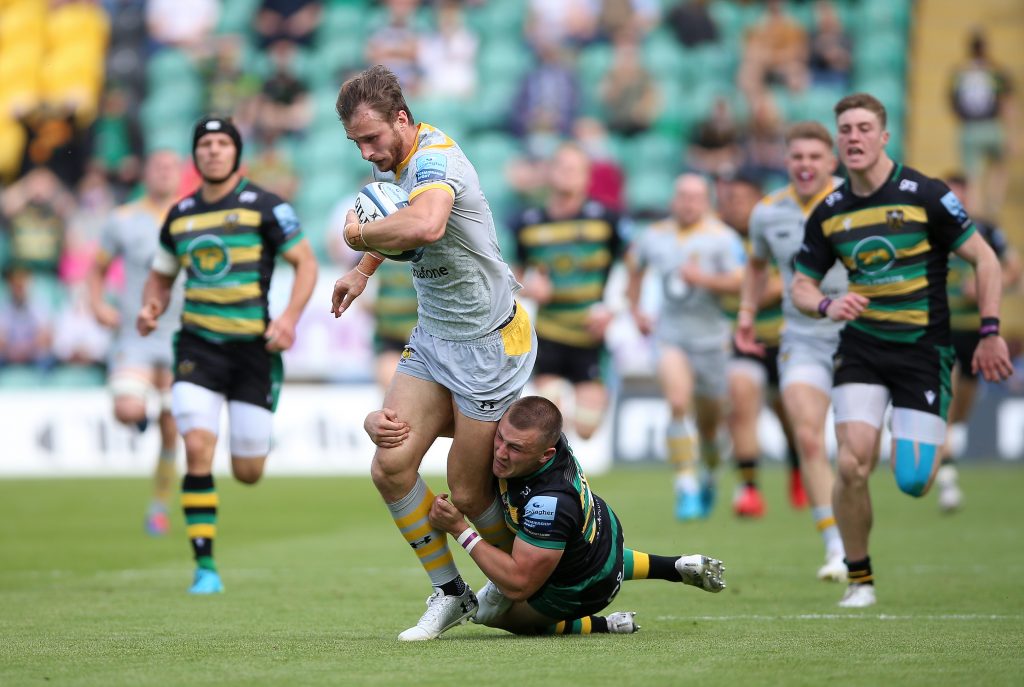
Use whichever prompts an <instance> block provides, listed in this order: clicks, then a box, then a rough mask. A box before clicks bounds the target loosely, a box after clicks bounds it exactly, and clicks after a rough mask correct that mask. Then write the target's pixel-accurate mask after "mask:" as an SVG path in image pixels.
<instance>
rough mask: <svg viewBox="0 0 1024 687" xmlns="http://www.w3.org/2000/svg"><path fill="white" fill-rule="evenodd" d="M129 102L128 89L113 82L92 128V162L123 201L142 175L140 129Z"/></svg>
mask: <svg viewBox="0 0 1024 687" xmlns="http://www.w3.org/2000/svg"><path fill="white" fill-rule="evenodd" d="M131 105H132V104H131V95H130V94H129V92H128V90H127V89H125V88H122V87H121V86H120V85H118V84H112V85H111V86H110V87H109V88H108V89H107V92H106V93H105V94H104V96H103V100H102V103H101V106H100V116H99V118H98V119H97V120H96V127H95V131H96V139H95V142H96V147H95V150H94V151H93V164H94V165H97V166H98V167H99V168H100V169H101V170H102V171H103V173H104V174H105V175H106V176H107V178H108V179H109V180H110V181H111V182H113V184H114V185H115V193H116V194H117V196H118V197H119V199H122V200H123V199H124V197H125V196H126V195H127V194H128V193H129V191H130V190H131V189H132V188H134V186H135V185H136V184H137V183H138V182H139V179H140V174H141V155H142V147H143V144H142V128H141V127H140V126H139V121H138V118H137V116H136V115H135V114H134V113H133V108H132V107H131Z"/></svg>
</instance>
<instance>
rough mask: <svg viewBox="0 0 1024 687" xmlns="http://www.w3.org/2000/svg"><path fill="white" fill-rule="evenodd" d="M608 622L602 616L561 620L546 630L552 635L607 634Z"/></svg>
mask: <svg viewBox="0 0 1024 687" xmlns="http://www.w3.org/2000/svg"><path fill="white" fill-rule="evenodd" d="M607 633H608V621H607V620H605V619H604V616H600V615H588V616H585V617H583V618H577V619H576V620H563V621H561V622H558V623H555V624H554V625H552V626H551V627H549V628H548V634H552V635H590V634H607Z"/></svg>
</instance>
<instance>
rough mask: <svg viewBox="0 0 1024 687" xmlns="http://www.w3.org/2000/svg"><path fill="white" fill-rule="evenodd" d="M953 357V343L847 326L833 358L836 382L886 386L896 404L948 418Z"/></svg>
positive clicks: (900, 406)
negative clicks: (883, 336) (907, 340)
mask: <svg viewBox="0 0 1024 687" xmlns="http://www.w3.org/2000/svg"><path fill="white" fill-rule="evenodd" d="M954 357H955V354H954V352H953V347H952V346H941V345H938V344H919V343H912V344H904V343H895V342H890V341H882V340H880V339H876V338H874V337H871V336H868V335H867V334H860V333H858V332H857V330H856V329H852V328H851V327H847V328H846V329H844V330H843V333H842V335H841V336H840V338H839V348H838V349H837V350H836V354H835V357H834V358H833V363H834V365H833V367H834V369H835V374H834V376H833V384H834V385H835V386H840V385H842V384H877V385H879V386H884V387H886V388H887V389H888V390H889V394H890V396H891V397H892V405H893V407H894V408H907V409H909V410H920V411H921V412H924V413H931V414H932V415H938V416H939V417H941V418H942V419H943V420H945V419H946V411H947V409H948V407H949V399H950V397H951V395H952V385H951V384H950V370H951V369H952V368H953V359H954ZM936 401H937V402H936Z"/></svg>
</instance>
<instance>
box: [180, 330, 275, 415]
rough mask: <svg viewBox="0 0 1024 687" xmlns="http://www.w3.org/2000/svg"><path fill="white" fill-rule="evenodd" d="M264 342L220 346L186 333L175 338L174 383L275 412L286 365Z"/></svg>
mask: <svg viewBox="0 0 1024 687" xmlns="http://www.w3.org/2000/svg"><path fill="white" fill-rule="evenodd" d="M265 345H266V344H265V343H264V342H263V340H262V339H257V340H255V341H228V342H223V343H217V342H214V341H209V340H207V339H204V338H203V337H201V336H199V335H198V334H193V333H192V332H190V331H188V330H182V331H180V332H178V333H177V334H176V335H175V338H174V381H176V382H188V383H190V384H196V385H198V386H201V387H203V388H206V389H209V390H210V391H216V392H217V393H219V394H224V397H225V398H227V400H229V401H241V402H243V403H251V404H252V405H254V406H259V407H260V408H266V409H267V410H270V411H273V410H274V409H276V408H277V399H278V397H279V396H280V395H281V381H282V379H283V378H284V365H283V363H282V362H281V354H280V353H271V352H270V351H268V350H267V349H266V348H265V347H264V346H265Z"/></svg>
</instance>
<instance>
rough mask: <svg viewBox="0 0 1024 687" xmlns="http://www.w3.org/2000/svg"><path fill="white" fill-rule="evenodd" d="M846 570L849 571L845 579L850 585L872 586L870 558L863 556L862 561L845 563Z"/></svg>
mask: <svg viewBox="0 0 1024 687" xmlns="http://www.w3.org/2000/svg"><path fill="white" fill-rule="evenodd" d="M846 569H847V570H849V575H848V577H847V579H848V580H849V582H850V584H874V583H875V578H874V576H873V575H872V574H871V556H865V557H864V559H863V560H859V561H851V560H847V561H846Z"/></svg>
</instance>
